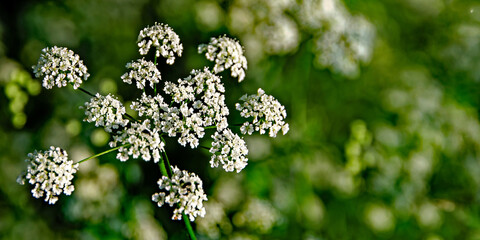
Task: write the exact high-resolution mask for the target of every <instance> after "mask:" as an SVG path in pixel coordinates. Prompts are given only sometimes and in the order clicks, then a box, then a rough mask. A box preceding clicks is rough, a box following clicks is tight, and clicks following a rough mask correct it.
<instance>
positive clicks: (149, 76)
mask: <svg viewBox="0 0 480 240" xmlns="http://www.w3.org/2000/svg"><path fill="white" fill-rule="evenodd" d="M126 67H127V69H129V70H130V71H128V72H126V73H125V74H123V75H122V77H121V78H122V80H123V82H125V83H128V84H132V80H135V82H136V83H137V88H138V89H144V88H145V86H146V83H145V81H147V82H148V83H149V85H150V87H151V88H153V87H154V85H153V84H155V83H158V82H159V81H160V80H161V79H162V76H161V75H160V71H158V69H157V67H156V66H155V64H153V62H150V61H146V60H144V59H138V60H136V61H132V62H129V63H127V66H126Z"/></svg>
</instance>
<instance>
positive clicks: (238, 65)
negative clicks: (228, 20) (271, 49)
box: [198, 36, 247, 82]
mask: <svg viewBox="0 0 480 240" xmlns="http://www.w3.org/2000/svg"><path fill="white" fill-rule="evenodd" d="M203 52H205V57H206V58H207V59H208V60H210V61H212V62H215V66H214V67H213V71H214V72H215V73H219V72H223V71H224V70H226V69H229V68H230V71H231V75H232V77H238V82H241V81H243V79H244V78H245V70H246V69H247V58H246V57H245V56H244V55H243V48H242V46H241V45H240V43H238V42H237V41H236V40H234V39H231V38H229V37H226V36H223V37H218V38H212V39H211V40H210V42H209V43H208V44H200V46H198V53H203Z"/></svg>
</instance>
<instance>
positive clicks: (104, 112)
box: [84, 93, 128, 132]
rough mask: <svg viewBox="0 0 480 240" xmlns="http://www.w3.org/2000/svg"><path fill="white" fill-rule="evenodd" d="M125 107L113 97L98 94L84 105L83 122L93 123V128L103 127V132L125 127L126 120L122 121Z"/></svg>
mask: <svg viewBox="0 0 480 240" xmlns="http://www.w3.org/2000/svg"><path fill="white" fill-rule="evenodd" d="M125 113H126V112H125V107H124V106H123V105H122V103H121V102H120V101H119V100H118V99H117V98H116V97H114V96H113V95H111V94H108V95H107V96H102V95H100V94H99V93H97V94H96V95H95V97H92V98H91V99H90V101H89V102H86V103H85V115H86V118H85V119H84V121H87V122H95V126H97V127H104V128H105V131H107V132H112V129H118V128H119V127H125V126H126V125H127V123H128V119H124V118H123V115H124V114H125Z"/></svg>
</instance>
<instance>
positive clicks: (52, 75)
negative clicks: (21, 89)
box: [33, 46, 90, 89]
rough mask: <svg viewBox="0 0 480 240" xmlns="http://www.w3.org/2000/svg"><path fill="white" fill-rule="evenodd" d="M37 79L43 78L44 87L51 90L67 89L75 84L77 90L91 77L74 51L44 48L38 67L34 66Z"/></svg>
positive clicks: (62, 48) (60, 48) (55, 47)
mask: <svg viewBox="0 0 480 240" xmlns="http://www.w3.org/2000/svg"><path fill="white" fill-rule="evenodd" d="M33 73H35V77H37V78H41V77H43V82H42V86H43V87H44V88H46V89H51V88H53V87H54V86H57V87H59V88H60V87H65V86H67V83H71V84H73V88H74V89H77V88H78V87H80V85H81V84H82V80H83V81H86V80H87V78H88V77H89V76H90V74H89V73H87V67H85V65H83V61H82V60H80V57H79V56H78V55H77V54H75V53H74V52H73V51H72V50H68V49H67V48H64V47H57V46H54V47H52V48H44V49H43V50H42V54H41V55H40V58H39V59H38V63H37V65H36V66H33Z"/></svg>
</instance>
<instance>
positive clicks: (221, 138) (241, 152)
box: [210, 128, 248, 173]
mask: <svg viewBox="0 0 480 240" xmlns="http://www.w3.org/2000/svg"><path fill="white" fill-rule="evenodd" d="M212 138H213V142H212V148H210V153H212V154H213V155H212V158H211V160H210V165H211V166H212V168H213V167H218V165H219V164H222V166H223V169H225V171H227V172H233V170H236V171H237V173H239V172H240V171H241V170H242V169H243V168H245V166H247V161H248V159H247V157H246V156H247V154H248V148H247V144H246V143H245V141H244V140H243V139H242V138H240V137H239V136H238V135H237V134H234V133H233V132H232V130H230V129H229V128H227V129H225V130H223V132H218V131H217V132H215V134H214V135H213V136H212ZM217 153H219V154H217Z"/></svg>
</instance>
